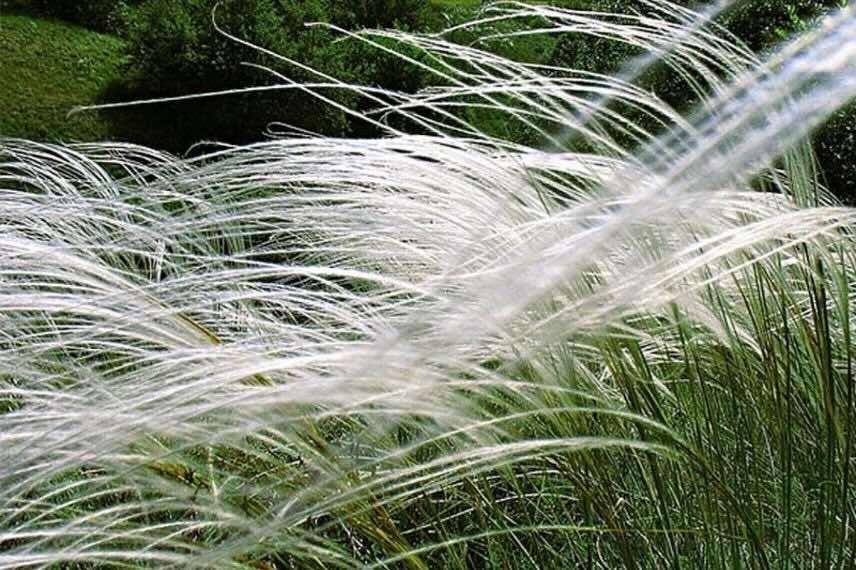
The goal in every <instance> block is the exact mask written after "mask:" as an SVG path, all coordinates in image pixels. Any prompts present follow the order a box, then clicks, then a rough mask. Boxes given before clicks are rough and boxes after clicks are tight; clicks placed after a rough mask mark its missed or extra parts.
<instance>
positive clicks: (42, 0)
mask: <svg viewBox="0 0 856 570" xmlns="http://www.w3.org/2000/svg"><path fill="white" fill-rule="evenodd" d="M137 3H139V0H85V1H81V0H33V1H32V6H33V8H35V9H36V10H38V11H40V12H42V13H44V14H46V15H49V16H52V17H54V18H59V19H61V20H66V21H68V22H72V23H75V24H78V25H80V26H83V27H86V28H90V29H93V30H97V31H99V32H113V33H120V34H121V33H124V31H125V30H126V27H127V21H128V17H129V7H130V6H131V5H133V4H137Z"/></svg>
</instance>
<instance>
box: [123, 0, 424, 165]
mask: <svg viewBox="0 0 856 570" xmlns="http://www.w3.org/2000/svg"><path fill="white" fill-rule="evenodd" d="M215 5H217V2H216V1H215V0H149V1H148V2H146V3H145V4H143V5H142V6H141V7H140V9H139V10H138V13H137V14H136V16H135V17H134V18H133V21H132V23H131V26H130V32H129V54H130V67H129V69H128V77H129V79H128V80H127V81H126V84H125V85H124V88H123V93H122V96H123V97H124V98H126V99H128V98H139V97H166V96H174V95H182V94H188V93H201V92H206V91H218V90H228V89H240V88H244V87H250V86H256V85H271V84H280V83H282V80H281V79H279V78H277V77H276V76H275V75H273V74H272V73H271V72H273V73H279V74H282V75H284V76H287V77H288V78H289V79H291V80H295V81H302V82H313V81H316V82H317V81H319V80H320V81H326V80H324V79H322V78H321V77H320V76H318V75H316V74H313V73H311V72H308V71H306V70H305V69H303V68H301V67H299V66H295V65H291V64H289V63H286V62H284V61H283V60H282V59H278V58H276V57H272V56H270V55H266V54H263V53H261V52H260V51H258V50H256V49H252V48H249V47H246V46H243V45H239V44H237V43H236V42H235V41H234V40H232V39H229V38H227V37H225V36H223V35H222V34H220V33H219V32H218V31H217V30H216V28H215V26H214V23H213V22H212V14H213V16H214V19H215V20H216V24H217V26H219V27H220V28H221V29H222V30H224V31H226V32H227V33H229V34H231V35H233V36H236V37H238V38H240V39H242V40H245V41H247V42H250V43H252V44H254V45H257V46H260V47H263V48H265V49H267V50H270V51H272V52H275V53H276V54H279V55H281V56H283V57H285V58H289V59H292V60H299V61H300V62H301V63H304V64H306V65H308V66H310V67H312V68H315V69H318V70H319V71H321V72H322V73H324V74H329V75H331V76H335V77H336V78H338V79H341V80H344V81H356V82H359V83H364V84H371V85H377V86H381V87H385V88H388V89H396V90H397V89H404V90H415V89H417V88H418V87H419V86H420V85H421V80H420V75H419V74H418V73H415V72H413V70H412V69H409V68H408V67H407V66H402V65H401V64H400V63H396V64H395V65H388V63H389V61H390V56H388V55H385V54H383V53H382V52H380V51H379V50H376V49H371V48H368V47H367V46H365V45H361V44H360V43H359V42H356V41H354V40H344V41H341V42H337V41H336V40H338V39H341V35H339V34H337V33H335V32H332V31H330V30H328V29H325V28H322V27H307V26H306V25H305V23H307V22H328V23H335V24H336V25H339V26H342V27H345V28H363V27H373V26H377V25H381V24H385V23H399V24H400V25H402V26H404V27H410V26H417V25H419V22H420V21H421V20H420V18H421V17H422V16H421V14H422V13H423V12H424V8H425V6H426V5H427V2H426V1H425V0H407V1H390V2H385V3H380V4H378V3H371V2H367V3H355V4H353V5H351V4H350V3H333V4H332V5H333V6H335V7H334V8H331V3H328V2H326V1H324V0H305V1H297V0H284V1H276V0H235V1H232V2H227V3H222V4H219V5H218V7H217V10H216V12H214V7H215ZM381 7H385V8H384V9H381ZM245 63H249V64H250V65H249V66H248V65H244V64H245ZM259 66H263V67H266V68H269V69H270V71H263V70H260V69H259ZM323 95H324V96H325V97H332V98H333V100H335V101H338V102H339V103H341V104H347V105H348V106H356V107H359V105H360V102H359V100H358V98H357V97H356V96H355V95H354V94H353V93H350V92H347V91H343V90H333V89H327V90H325V91H323ZM114 98H115V95H114ZM122 113H123V116H122V117H117V124H121V122H122V121H123V120H127V119H128V118H129V117H133V116H135V115H136V117H137V120H136V121H132V123H135V124H137V125H139V124H140V123H148V124H150V125H151V124H154V123H158V122H160V123H165V125H164V126H165V128H168V129H170V134H169V135H168V136H166V137H164V138H165V139H167V140H166V148H169V149H171V150H184V148H186V147H187V146H188V145H189V144H191V143H193V142H195V141H197V140H200V139H203V138H213V139H219V140H224V141H228V142H248V141H250V140H256V139H258V138H259V137H260V136H261V133H262V130H263V129H264V126H265V125H266V124H267V123H270V122H273V121H277V122H284V123H288V124H290V125H293V126H296V127H299V128H302V129H307V130H310V131H313V132H319V133H323V134H329V135H344V134H348V133H355V132H358V133H361V134H371V132H372V131H371V129H369V128H367V127H366V123H364V122H359V121H358V122H356V123H355V122H354V121H352V120H351V119H350V118H349V117H348V115H347V114H346V113H344V112H343V111H341V110H339V109H335V108H333V107H331V106H330V105H327V104H322V103H321V102H319V100H318V99H316V98H314V97H312V96H310V95H308V94H307V93H306V92H305V91H301V90H293V91H278V92H270V93H267V94H254V95H252V96H230V97H228V98H222V99H218V100H217V101H216V102H214V101H211V102H196V103H194V104H186V105H178V104H176V105H161V106H158V107H156V108H151V109H148V110H143V109H141V110H137V111H130V112H124V111H123V112H122ZM146 115H149V117H148V118H146ZM176 125H180V128H174V127H175V126H176ZM120 129H121V125H120ZM119 134H120V135H122V134H124V135H129V136H130V138H133V139H135V140H137V141H139V142H146V143H148V144H156V145H157V144H159V143H158V138H159V135H158V134H157V133H156V132H152V133H151V136H150V137H148V139H147V140H143V141H140V138H139V135H140V131H139V130H138V129H137V128H136V127H135V126H133V124H132V125H131V128H130V129H127V130H126V131H125V132H124V133H122V132H120V133H119ZM160 146H164V145H163V143H160Z"/></svg>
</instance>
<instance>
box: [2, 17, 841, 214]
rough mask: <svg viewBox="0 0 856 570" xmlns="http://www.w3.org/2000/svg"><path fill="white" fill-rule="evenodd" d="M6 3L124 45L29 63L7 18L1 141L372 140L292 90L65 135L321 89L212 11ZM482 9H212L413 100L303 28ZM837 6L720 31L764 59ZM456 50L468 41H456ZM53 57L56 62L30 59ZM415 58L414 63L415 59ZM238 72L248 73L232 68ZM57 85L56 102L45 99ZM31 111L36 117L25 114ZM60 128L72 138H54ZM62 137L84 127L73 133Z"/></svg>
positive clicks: (172, 144)
mask: <svg viewBox="0 0 856 570" xmlns="http://www.w3.org/2000/svg"><path fill="white" fill-rule="evenodd" d="M6 2H7V4H8V5H10V6H12V7H13V8H15V9H16V10H17V12H18V13H20V11H21V10H25V11H28V12H29V13H31V14H35V15H42V16H49V17H53V18H62V19H65V20H68V21H70V22H73V23H76V24H78V25H82V26H86V27H89V28H92V29H95V30H100V31H110V32H112V33H113V34H118V35H120V36H122V37H123V38H124V39H125V42H124V44H121V43H119V42H118V41H108V40H107V38H103V40H98V39H95V38H99V36H94V35H92V34H86V33H84V32H83V31H79V32H78V33H79V45H77V44H76V43H75V42H78V40H75V39H74V38H73V36H74V34H75V29H74V28H72V27H65V28H63V31H62V32H61V33H59V34H57V36H56V37H54V35H53V34H38V35H39V37H38V38H37V39H36V41H37V42H44V43H45V45H44V47H43V49H40V50H39V51H34V50H32V49H30V47H29V45H28V44H27V43H26V40H25V35H24V34H22V32H21V27H22V25H23V24H24V20H21V19H20V18H25V17H26V16H23V15H16V18H18V19H15V20H14V21H10V22H9V23H8V24H7V28H8V29H9V33H7V34H5V39H4V40H2V41H4V42H5V43H7V44H8V45H9V46H10V47H9V49H10V50H11V52H10V53H12V54H13V55H12V57H11V58H6V61H5V65H4V66H3V68H0V73H2V74H3V75H0V77H6V76H8V77H12V76H13V75H14V74H15V73H16V71H15V70H28V71H25V72H24V73H23V76H24V77H25V80H24V81H22V82H21V84H20V85H19V86H17V87H16V88H15V89H13V90H7V91H6V94H5V98H6V99H5V101H4V103H6V105H7V108H8V109H10V112H9V114H7V115H6V118H5V119H4V120H3V122H2V123H0V133H4V134H6V135H13V136H27V137H36V138H41V139H45V140H68V139H69V135H70V133H72V132H73V133H75V138H77V139H82V140H98V139H101V138H105V137H108V136H109V138H113V139H118V140H129V141H133V142H138V143H142V144H146V145H148V146H153V147H157V148H163V149H167V150H171V151H173V152H179V153H181V152H184V151H186V150H187V149H188V148H189V147H190V146H191V145H193V144H194V143H196V142H198V141H200V140H217V141H224V142H232V143H240V142H249V141H252V140H258V139H259V138H260V137H261V136H262V134H263V133H264V132H265V130H266V128H267V126H268V125H269V124H271V123H278V124H280V125H281V126H277V127H276V128H275V129H274V130H276V131H278V132H284V131H283V129H284V127H283V126H282V125H288V127H287V128H285V130H286V131H287V130H288V129H290V128H297V129H301V130H308V131H311V132H317V133H321V134H329V135H337V136H340V135H348V136H376V135H377V134H378V131H377V129H376V128H374V127H371V126H370V125H369V124H368V123H366V122H365V121H362V120H355V119H354V118H353V117H352V116H349V115H347V114H346V113H344V112H342V111H341V110H337V109H334V108H332V107H331V106H329V105H327V104H326V103H325V102H323V101H321V100H319V99H317V98H314V97H311V96H308V95H307V94H306V92H303V91H298V90H289V91H275V92H268V93H266V94H261V93H253V94H249V95H229V96H222V97H218V98H215V99H207V100H194V101H192V102H176V103H162V104H159V105H156V106H144V107H136V108H125V109H121V110H115V111H109V112H103V113H102V114H101V116H100V117H99V116H96V115H95V114H93V113H89V114H88V115H79V116H75V117H74V119H73V120H72V121H71V122H68V121H65V119H64V116H65V114H66V113H67V111H68V110H69V109H71V108H72V107H74V106H77V105H86V104H93V103H103V102H108V101H131V100H138V99H147V98H158V97H169V96H176V95H185V94H194V93H201V92H206V91H219V90H230V89H241V88H245V87H249V86H263V85H272V84H277V83H281V79H280V78H278V77H277V75H276V74H283V75H285V76H287V77H289V78H290V79H292V80H296V81H303V82H306V81H318V80H319V77H318V76H316V75H314V74H312V73H308V72H307V71H306V70H303V69H300V68H298V67H295V66H294V65H291V64H287V63H284V62H283V61H281V60H277V59H276V58H274V57H271V56H270V55H266V54H263V53H260V52H258V51H256V50H254V49H251V48H249V47H246V46H239V45H237V44H235V42H233V41H232V40H230V39H227V38H226V37H224V36H222V35H221V34H219V33H218V32H217V31H216V30H215V29H214V27H213V25H212V22H211V14H212V10H213V7H214V5H215V4H216V2H215V0H148V1H146V2H139V1H136V0H135V1H129V0H99V1H97V2H85V3H81V2H76V1H71V0H62V1H50V2H47V1H44V0H14V1H12V0H6ZM10 2H11V4H9V3H10ZM553 3H554V4H557V5H560V6H565V7H570V8H576V9H594V10H599V11H604V12H616V13H645V11H646V10H649V8H648V7H646V5H645V4H644V3H642V2H640V1H639V0H553ZM481 4H483V3H482V2H479V1H477V0H476V1H471V0H465V1H460V0H452V1H449V0H434V1H431V2H429V1H428V0H383V1H382V2H381V1H377V0H375V1H363V2H347V3H336V2H334V3H330V2H328V1H327V0H306V1H300V2H294V1H288V2H275V1H273V0H236V1H232V2H228V3H225V4H223V6H222V7H221V9H220V11H219V13H218V14H217V21H218V23H219V25H220V27H221V28H222V29H223V30H224V31H227V32H229V33H231V34H234V35H235V36H238V37H240V38H242V39H244V40H247V41H249V42H252V43H254V44H256V45H258V46H261V47H264V48H266V49H269V50H271V51H272V52H276V53H278V54H281V55H284V56H286V57H290V58H292V59H294V60H297V61H299V62H301V63H306V64H308V65H310V66H312V67H313V68H315V69H317V70H319V71H321V72H322V73H325V74H327V75H329V76H331V77H336V78H337V79H340V80H343V81H346V82H353V83H359V84H363V85H375V86H378V87H382V88H386V89H391V90H403V91H407V92H412V91H415V90H418V89H420V88H421V87H424V86H425V85H427V81H428V78H427V76H426V75H425V74H424V73H423V72H422V71H421V70H420V69H418V68H416V67H414V66H408V65H401V64H400V63H397V62H393V61H392V60H391V58H390V57H388V56H387V55H386V54H384V53H383V52H382V51H380V50H377V49H372V48H369V47H367V46H366V45H364V44H360V43H359V42H356V41H353V40H346V41H340V42H334V40H335V39H338V38H340V37H341V36H340V34H338V33H335V32H332V31H329V30H323V29H319V28H314V29H306V28H304V27H303V22H304V21H320V22H329V23H331V24H334V25H337V26H341V27H343V28H345V29H361V28H365V27H393V26H395V27H400V28H404V29H423V30H424V29H439V28H441V27H443V26H445V25H448V24H449V23H451V22H455V21H463V20H466V19H468V18H471V17H473V15H474V14H475V11H476V10H477V9H478V8H479V6H480V5H481ZM838 4H840V1H839V0H789V1H777V0H753V1H747V2H740V3H737V4H736V7H734V8H732V9H730V10H728V11H726V12H725V13H724V14H723V15H722V16H721V17H719V18H718V22H719V23H720V24H722V25H724V26H725V27H726V28H727V29H729V30H730V31H731V32H733V33H734V34H735V35H737V36H738V37H739V38H741V39H742V40H743V41H745V42H746V43H747V44H748V45H749V46H750V47H751V48H752V49H754V50H755V51H757V52H759V53H762V52H764V51H765V50H767V49H769V48H770V47H771V46H773V45H775V44H776V43H777V42H779V41H781V40H782V39H784V38H787V37H789V36H791V35H793V34H794V33H799V32H800V31H804V30H806V29H808V28H809V27H811V25H812V22H813V21H814V20H815V19H816V18H817V17H818V15H820V14H822V13H823V12H824V11H825V10H828V9H829V8H832V7H834V6H836V5H838ZM31 25H32V26H36V29H38V26H39V25H42V26H43V28H44V29H45V31H48V29H49V28H47V27H48V26H50V25H51V24H49V23H46V22H45V21H44V20H41V19H34V20H31ZM56 25H58V24H56ZM511 28H513V25H506V26H503V28H502V31H510V29H511ZM474 33H481V32H474ZM459 39H461V41H465V39H466V38H459ZM98 41H103V45H104V47H105V49H94V48H93V45H94V44H95V43H97V42H98ZM52 42H61V43H52ZM122 45H124V46H127V47H126V48H125V53H124V54H123V55H119V54H118V50H120V49H121V47H120V46H122ZM108 46H109V47H108ZM484 47H488V48H490V49H493V50H496V51H498V52H499V53H502V54H503V55H505V56H507V57H512V58H515V59H519V60H520V61H528V62H534V63H546V64H550V65H555V66H560V67H568V68H572V69H581V70H588V71H593V72H597V73H611V72H614V71H615V70H617V69H620V68H621V66H622V65H623V64H624V63H626V62H627V61H628V60H629V59H630V58H631V57H632V56H633V55H634V54H635V52H634V50H633V49H632V48H630V47H629V46H627V45H626V44H620V43H618V42H615V41H612V40H608V39H603V38H591V37H585V36H581V35H571V34H566V35H564V36H562V37H561V38H558V37H555V36H549V37H547V36H541V37H531V38H518V39H516V40H515V41H512V42H492V43H490V44H485V46H484ZM54 52H55V53H58V54H60V55H59V56H58V57H39V56H37V55H35V54H37V53H38V54H44V53H54ZM74 53H78V54H79V57H78V58H77V59H73V57H74V56H73V55H72V54H74ZM412 55H414V56H416V57H417V58H418V57H419V54H418V53H414V54H412ZM78 59H79V60H82V61H84V62H85V66H86V67H84V68H83V69H80V68H79V67H78V65H77V61H78ZM245 62H246V63H250V64H252V66H246V65H243V63H245ZM260 67H263V68H265V70H262V69H260ZM40 78H43V79H40ZM40 81H44V83H43V84H40V83H39V82H40ZM643 83H644V84H645V85H646V88H650V89H652V90H654V91H655V92H657V93H658V94H659V95H660V96H662V97H663V98H664V99H665V100H666V101H667V102H669V103H670V104H672V105H673V106H676V107H678V108H683V109H687V108H689V107H691V106H692V104H693V101H694V97H691V96H689V89H688V85H687V84H686V83H685V82H683V81H681V80H679V79H677V78H676V77H674V76H670V75H669V74H668V73H662V72H661V73H652V74H650V77H648V78H647V79H646V80H643ZM40 85H43V88H41V87H40ZM57 85H66V86H67V88H65V89H56V88H55V87H56V86H57ZM321 93H322V94H323V95H324V96H325V97H332V98H333V99H334V100H336V101H338V102H339V103H340V104H342V105H345V106H346V107H349V108H356V109H360V108H362V107H365V106H366V105H367V104H369V103H368V102H367V101H365V100H360V98H358V97H356V96H355V95H354V94H353V92H349V91H345V90H341V89H329V88H328V89H324V90H321ZM31 102H39V103H36V105H35V106H34V105H31ZM466 114H467V119H468V120H470V121H475V122H477V123H480V124H481V125H482V128H483V129H484V130H485V131H486V132H488V133H490V134H493V135H496V136H499V137H501V138H504V139H507V140H517V141H519V142H525V143H537V142H538V140H537V137H535V136H534V135H533V132H532V130H531V129H530V128H529V127H527V126H526V125H524V124H522V123H519V122H513V121H512V122H509V121H507V120H506V118H504V117H501V116H498V115H496V114H494V113H491V112H487V111H484V110H481V111H479V110H469V111H466ZM25 117H26V118H25ZM61 117H62V118H61ZM105 120H106V121H107V122H106V123H105ZM65 125H72V126H70V127H68V128H65ZM73 125H81V128H76V127H75V126H73ZM854 125H856V109H849V110H843V111H841V112H840V113H839V114H837V115H836V116H835V118H834V119H833V120H832V121H830V123H829V125H828V126H827V127H826V128H824V129H822V130H821V131H820V132H819V133H818V134H817V137H816V140H815V144H816V149H817V153H818V157H819V160H820V163H821V165H822V176H823V177H824V179H825V180H826V181H827V182H828V184H829V185H830V186H831V187H832V188H834V189H835V191H836V193H837V194H838V195H839V196H841V197H844V198H845V199H848V200H849V199H851V196H852V195H854V193H853V192H851V190H850V189H851V188H853V187H854V186H856V174H854V172H853V169H852V168H851V167H850V160H851V159H850V157H851V156H853V153H854V152H856V137H854ZM649 126H651V125H649Z"/></svg>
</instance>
